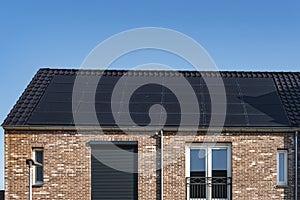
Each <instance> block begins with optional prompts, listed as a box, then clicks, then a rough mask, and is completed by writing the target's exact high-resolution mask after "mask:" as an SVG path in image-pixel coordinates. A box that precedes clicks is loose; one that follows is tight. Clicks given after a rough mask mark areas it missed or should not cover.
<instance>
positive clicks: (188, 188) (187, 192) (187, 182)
mask: <svg viewBox="0 0 300 200" xmlns="http://www.w3.org/2000/svg"><path fill="white" fill-rule="evenodd" d="M186 199H187V200H190V178H186Z"/></svg>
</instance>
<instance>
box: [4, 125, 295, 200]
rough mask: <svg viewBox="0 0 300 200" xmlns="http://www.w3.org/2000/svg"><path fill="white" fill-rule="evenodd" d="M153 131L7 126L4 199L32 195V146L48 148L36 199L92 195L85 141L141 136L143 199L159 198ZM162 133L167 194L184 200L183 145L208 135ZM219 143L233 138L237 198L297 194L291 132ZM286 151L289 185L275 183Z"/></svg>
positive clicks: (244, 135) (291, 196)
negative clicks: (81, 131)
mask: <svg viewBox="0 0 300 200" xmlns="http://www.w3.org/2000/svg"><path fill="white" fill-rule="evenodd" d="M151 135H153V133H152V132H135V133H133V134H131V135H125V134H120V133H118V132H110V133H106V134H99V133H98V132H96V131H90V132H88V133H87V134H84V136H80V135H79V134H76V132H75V131H12V130H10V131H6V133H5V193H6V199H24V200H25V199H27V198H28V196H27V195H28V168H27V166H26V164H25V160H26V159H27V158H30V157H31V154H32V152H31V151H32V147H43V148H44V182H45V183H44V185H43V186H42V187H35V188H33V198H34V199H70V200H77V199H78V200H79V199H80V200H84V199H91V193H90V190H91V188H90V179H91V177H90V158H91V156H90V147H89V146H88V145H86V143H87V142H89V141H93V140H99V141H100V140H101V141H110V140H114V141H138V153H139V154H138V158H139V161H138V170H139V175H138V197H139V200H155V199H158V196H159V195H158V193H159V184H160V183H159V181H158V180H159V176H158V175H159V173H157V170H158V169H157V166H158V165H157V161H158V160H159V159H158V158H157V157H158V154H157V141H156V139H154V138H151V137H150V136H151ZM165 135H166V136H165V137H164V163H165V165H164V183H163V184H164V199H165V200H174V199H176V200H177V199H182V200H183V199H186V183H185V178H186V176H185V166H186V164H185V146H186V144H187V143H189V142H199V143H201V142H203V141H210V138H208V137H207V136H205V134H202V133H199V134H198V135H197V136H192V135H190V134H189V133H185V135H184V136H179V135H175V134H172V133H171V132H166V133H165ZM217 142H220V143H230V144H231V147H232V149H231V152H232V197H233V199H251V200H252V199H258V200H262V199H266V200H269V199H294V180H295V174H294V169H295V167H294V135H293V134H289V133H223V134H222V135H221V136H219V137H218V138H217ZM278 149H287V150H288V167H289V168H288V170H289V171H288V186H287V187H277V186H276V178H277V177H276V176H277V175H276V174H277V169H276V165H277V157H276V156H277V154H276V152H277V150H278Z"/></svg>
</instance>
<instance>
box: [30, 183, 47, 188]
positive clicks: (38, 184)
mask: <svg viewBox="0 0 300 200" xmlns="http://www.w3.org/2000/svg"><path fill="white" fill-rule="evenodd" d="M43 185H44V183H36V184H33V185H32V187H42V186H43Z"/></svg>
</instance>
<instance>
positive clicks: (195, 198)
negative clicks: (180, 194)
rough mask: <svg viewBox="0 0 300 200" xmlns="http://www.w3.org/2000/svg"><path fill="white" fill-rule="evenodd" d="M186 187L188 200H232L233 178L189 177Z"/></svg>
mask: <svg viewBox="0 0 300 200" xmlns="http://www.w3.org/2000/svg"><path fill="white" fill-rule="evenodd" d="M186 186H187V197H188V199H192V200H204V199H205V200H206V199H207V200H214V199H216V200H219V199H220V200H230V199H231V178H229V177H188V178H187V179H186Z"/></svg>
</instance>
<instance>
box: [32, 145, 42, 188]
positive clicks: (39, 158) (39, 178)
mask: <svg viewBox="0 0 300 200" xmlns="http://www.w3.org/2000/svg"><path fill="white" fill-rule="evenodd" d="M34 154H35V155H34V157H35V161H36V162H38V163H40V164H42V165H43V164H44V163H43V160H44V153H43V151H42V150H39V149H38V150H34ZM43 178H44V175H43V166H41V167H39V166H35V180H34V181H35V183H36V184H40V183H43Z"/></svg>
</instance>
